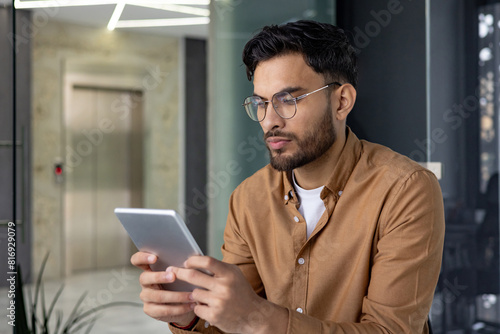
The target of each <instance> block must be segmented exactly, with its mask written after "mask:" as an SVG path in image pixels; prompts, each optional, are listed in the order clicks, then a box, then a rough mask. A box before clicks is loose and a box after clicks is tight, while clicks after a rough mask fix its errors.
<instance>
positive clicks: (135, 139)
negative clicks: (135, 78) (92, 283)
mask: <svg viewBox="0 0 500 334" xmlns="http://www.w3.org/2000/svg"><path fill="white" fill-rule="evenodd" d="M70 101H71V102H70V107H69V108H67V110H66V112H65V122H66V131H67V132H66V160H65V162H66V163H65V169H66V172H65V180H64V182H65V183H66V187H65V189H66V191H65V196H64V198H65V206H64V207H65V211H64V216H65V227H66V231H65V235H66V240H65V241H66V242H65V246H66V273H67V274H71V273H73V272H76V271H82V270H96V269H103V268H110V267H116V266H123V265H127V264H129V259H130V255H131V250H132V248H131V245H130V241H129V238H128V236H127V234H126V233H125V231H124V230H123V228H122V227H121V224H120V223H119V221H118V220H117V218H116V217H115V215H114V212H113V210H114V208H116V207H141V206H142V150H141V147H142V143H141V138H142V133H141V132H142V130H141V129H142V124H141V119H142V115H141V114H142V108H141V101H142V98H141V94H140V92H135V91H122V90H112V89H97V88H89V87H78V86H75V87H73V89H72V91H71V96H70Z"/></svg>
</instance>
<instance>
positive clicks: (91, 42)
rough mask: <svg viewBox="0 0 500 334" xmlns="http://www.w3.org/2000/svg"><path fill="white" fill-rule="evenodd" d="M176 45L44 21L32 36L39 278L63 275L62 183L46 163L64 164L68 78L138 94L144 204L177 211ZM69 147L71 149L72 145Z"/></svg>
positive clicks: (169, 40)
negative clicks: (126, 85) (116, 84)
mask: <svg viewBox="0 0 500 334" xmlns="http://www.w3.org/2000/svg"><path fill="white" fill-rule="evenodd" d="M178 44H179V43H178V40H177V39H175V38H168V37H158V36H151V35H143V34H136V33H127V32H122V31H114V32H109V31H107V30H106V31H105V30H101V29H96V28H90V27H83V26H77V25H72V24H67V23H62V22H49V23H47V24H46V25H45V26H43V27H42V28H41V29H38V30H37V31H36V32H35V34H34V36H33V82H32V87H33V118H32V126H33V224H34V226H33V228H34V234H33V235H34V239H33V259H34V267H35V268H38V267H39V264H40V262H41V259H42V258H43V256H44V255H45V253H46V252H47V251H50V258H49V262H48V263H47V270H46V275H47V276H48V277H50V276H56V277H57V276H61V275H63V273H64V270H65V268H64V260H65V259H64V256H65V255H64V254H65V253H64V247H63V244H64V242H63V238H64V222H63V221H62V217H63V213H62V210H63V202H62V201H63V192H64V184H56V183H55V182H54V175H53V171H52V168H53V164H54V162H55V161H56V160H58V159H63V160H64V159H66V165H68V163H69V162H70V161H69V159H68V158H69V156H68V155H67V152H68V147H66V146H65V144H64V140H65V138H64V133H65V130H64V117H63V116H64V107H63V104H64V96H63V90H64V83H65V79H66V77H67V76H68V75H70V74H85V75H94V76H99V77H101V78H103V79H102V82H96V84H104V85H106V83H105V81H107V80H108V79H111V81H113V78H114V81H116V79H118V80H122V81H123V82H130V83H131V84H133V85H134V86H135V89H138V90H142V91H143V93H144V95H143V96H144V102H143V103H144V104H143V106H144V120H143V123H144V131H143V133H144V154H145V157H144V162H143V163H144V171H145V175H144V178H143V179H144V181H145V185H144V206H145V207H149V208H177V207H178V202H179V199H178V192H179V186H180V184H179V127H178V125H179V98H178V95H179V88H178V76H179V73H178V71H179V65H178V64H179V59H178V54H179V52H178V48H179V46H178ZM73 149H74V148H73Z"/></svg>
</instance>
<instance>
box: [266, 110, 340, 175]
mask: <svg viewBox="0 0 500 334" xmlns="http://www.w3.org/2000/svg"><path fill="white" fill-rule="evenodd" d="M328 102H330V101H328ZM273 136H279V137H285V138H287V139H290V140H293V141H295V143H297V146H298V149H297V152H296V153H295V154H292V155H290V156H285V155H284V151H285V149H278V150H271V149H270V148H269V146H268V145H267V144H266V147H267V149H268V150H269V157H270V162H271V166H272V167H273V168H274V169H276V170H279V171H292V170H293V169H295V168H299V167H302V166H304V165H306V164H308V163H310V162H312V161H314V160H316V159H318V158H319V157H321V156H322V155H323V154H325V152H326V151H328V149H330V147H332V145H333V143H335V141H336V140H337V133H336V131H335V127H334V126H333V115H332V111H331V107H330V103H328V105H327V107H326V108H325V113H324V115H323V117H322V118H320V119H319V120H318V122H316V123H315V124H313V126H312V128H311V129H309V130H308V131H306V133H305V135H304V138H302V139H299V138H298V137H297V136H296V135H294V134H293V133H286V132H283V131H281V130H274V131H273V130H271V131H269V132H267V133H266V134H265V135H264V141H265V140H266V139H267V138H269V137H273Z"/></svg>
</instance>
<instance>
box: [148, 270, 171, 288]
mask: <svg viewBox="0 0 500 334" xmlns="http://www.w3.org/2000/svg"><path fill="white" fill-rule="evenodd" d="M175 280H176V277H175V274H174V273H173V272H172V271H144V272H143V273H142V274H141V275H140V276H139V283H140V284H141V285H142V286H151V285H155V284H164V283H172V282H174V281H175Z"/></svg>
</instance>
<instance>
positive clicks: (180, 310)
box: [143, 303, 195, 321]
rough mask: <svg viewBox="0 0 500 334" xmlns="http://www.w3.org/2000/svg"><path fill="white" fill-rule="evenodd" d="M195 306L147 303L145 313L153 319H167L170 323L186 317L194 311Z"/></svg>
mask: <svg viewBox="0 0 500 334" xmlns="http://www.w3.org/2000/svg"><path fill="white" fill-rule="evenodd" d="M194 305H195V304H194V303H191V304H176V305H170V304H169V305H164V304H155V303H145V304H144V308H143V309H144V313H146V314H147V315H149V316H150V317H152V318H155V319H158V320H162V319H167V320H168V321H175V320H174V319H173V318H175V317H177V316H182V315H185V314H186V313H188V312H190V311H192V310H193V308H194Z"/></svg>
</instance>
